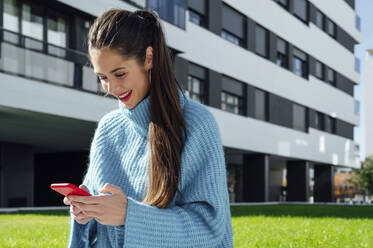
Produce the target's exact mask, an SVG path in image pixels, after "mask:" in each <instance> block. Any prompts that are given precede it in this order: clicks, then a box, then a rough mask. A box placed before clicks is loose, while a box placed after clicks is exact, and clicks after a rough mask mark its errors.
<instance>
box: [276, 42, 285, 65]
mask: <svg viewBox="0 0 373 248" xmlns="http://www.w3.org/2000/svg"><path fill="white" fill-rule="evenodd" d="M287 54H288V48H287V43H286V42H285V41H284V40H282V39H280V38H277V60H276V64H277V65H279V66H281V67H284V68H288V55H287Z"/></svg>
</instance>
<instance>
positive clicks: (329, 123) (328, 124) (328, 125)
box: [325, 115, 335, 133]
mask: <svg viewBox="0 0 373 248" xmlns="http://www.w3.org/2000/svg"><path fill="white" fill-rule="evenodd" d="M325 131H326V132H328V133H335V119H334V118H332V117H330V116H327V115H326V116H325Z"/></svg>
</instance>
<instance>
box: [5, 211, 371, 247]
mask: <svg viewBox="0 0 373 248" xmlns="http://www.w3.org/2000/svg"><path fill="white" fill-rule="evenodd" d="M231 212H232V226H233V239H234V247H245V248H246V247H302V248H303V247H338V248H339V247H373V207H370V206H307V205H300V206H299V205H275V206H232V207H231ZM68 233H69V217H68V212H67V211H40V212H37V213H30V212H22V213H19V214H0V248H3V247H4V248H5V247H7V248H8V247H22V248H27V247H38V248H39V247H41V248H43V247H48V248H49V247H66V246H67V240H68Z"/></svg>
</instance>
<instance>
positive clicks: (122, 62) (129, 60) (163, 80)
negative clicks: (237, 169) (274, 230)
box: [64, 10, 233, 247]
mask: <svg viewBox="0 0 373 248" xmlns="http://www.w3.org/2000/svg"><path fill="white" fill-rule="evenodd" d="M88 50H89V55H90V60H91V63H92V65H93V68H94V71H95V73H96V74H97V75H98V77H99V78H100V80H101V84H102V87H103V88H104V90H105V91H106V92H107V93H108V94H111V95H113V96H114V97H116V98H118V100H119V101H118V103H119V109H117V110H115V111H112V112H110V113H108V114H106V115H105V116H104V117H103V118H102V119H101V120H100V121H99V123H98V127H97V129H96V131H95V135H94V138H93V140H92V144H91V150H90V157H89V160H90V161H89V166H88V170H87V173H86V175H85V177H84V181H83V185H81V186H80V188H82V189H85V190H86V191H89V192H90V193H91V194H92V195H93V196H69V197H68V198H65V199H64V203H65V204H67V205H70V210H71V215H72V218H73V219H74V220H72V222H71V233H70V241H69V245H70V247H233V243H232V225H231V215H230V208H229V200H228V191H227V182H226V168H225V160H224V153H223V149H222V144H221V140H220V134H219V130H218V126H217V124H216V122H215V120H214V118H213V116H212V114H211V113H210V112H209V111H208V110H207V108H205V107H204V106H203V105H200V104H198V103H196V102H194V101H192V100H190V99H187V98H185V97H184V95H183V94H182V93H181V88H180V86H179V85H178V84H177V81H176V79H175V76H174V73H173V68H172V63H171V58H170V55H169V52H168V48H167V46H166V42H165V38H164V35H163V31H162V28H161V25H160V21H159V19H158V17H157V16H156V15H154V14H153V13H152V12H150V11H146V10H140V11H135V12H129V11H125V10H110V11H107V12H105V13H104V14H102V15H101V16H100V17H98V18H97V19H96V20H95V22H94V24H93V25H92V27H91V28H90V31H89V38H88Z"/></svg>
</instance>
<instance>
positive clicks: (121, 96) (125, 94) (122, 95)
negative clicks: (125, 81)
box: [118, 90, 132, 99]
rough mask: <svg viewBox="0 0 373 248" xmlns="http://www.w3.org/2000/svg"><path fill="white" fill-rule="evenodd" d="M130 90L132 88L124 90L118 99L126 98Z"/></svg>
mask: <svg viewBox="0 0 373 248" xmlns="http://www.w3.org/2000/svg"><path fill="white" fill-rule="evenodd" d="M131 92H132V90H129V91H126V92H124V93H123V94H121V95H119V96H118V97H119V99H124V98H126V97H127V96H128V95H129V94H130V93H131Z"/></svg>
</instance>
